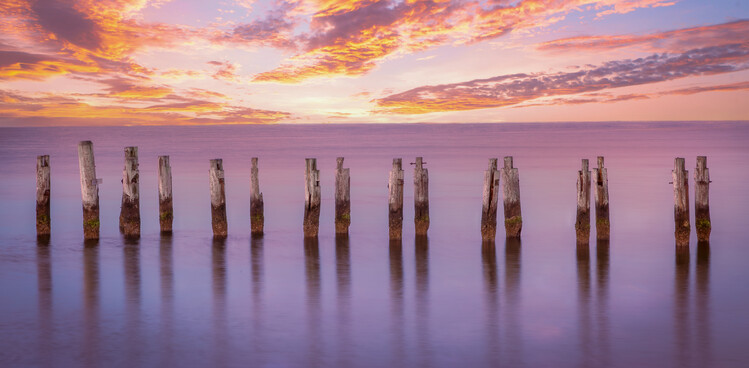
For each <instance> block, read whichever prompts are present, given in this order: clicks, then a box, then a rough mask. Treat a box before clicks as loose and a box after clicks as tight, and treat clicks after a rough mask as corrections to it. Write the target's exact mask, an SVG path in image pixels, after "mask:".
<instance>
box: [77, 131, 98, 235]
mask: <svg viewBox="0 0 749 368" xmlns="http://www.w3.org/2000/svg"><path fill="white" fill-rule="evenodd" d="M78 168H79V169H80V173H81V202H82V204H83V238H84V239H85V240H96V239H99V184H98V181H97V179H96V165H95V163H94V144H93V143H91V141H82V142H79V143H78Z"/></svg>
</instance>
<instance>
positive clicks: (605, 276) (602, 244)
mask: <svg viewBox="0 0 749 368" xmlns="http://www.w3.org/2000/svg"><path fill="white" fill-rule="evenodd" d="M596 315H597V316H598V326H597V327H598V336H597V343H598V346H597V347H596V351H597V353H598V361H597V362H596V366H598V367H607V366H609V365H610V363H609V355H610V353H611V349H610V346H609V345H610V344H609V240H608V239H598V240H597V241H596Z"/></svg>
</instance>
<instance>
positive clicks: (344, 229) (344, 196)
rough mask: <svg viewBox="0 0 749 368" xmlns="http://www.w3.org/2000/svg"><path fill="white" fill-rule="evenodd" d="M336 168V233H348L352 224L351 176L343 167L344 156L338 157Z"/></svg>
mask: <svg viewBox="0 0 749 368" xmlns="http://www.w3.org/2000/svg"><path fill="white" fill-rule="evenodd" d="M336 162H337V166H336V170H335V233H336V234H348V228H349V226H350V225H351V177H350V176H349V169H344V168H343V157H338V158H336Z"/></svg>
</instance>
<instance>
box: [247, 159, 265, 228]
mask: <svg viewBox="0 0 749 368" xmlns="http://www.w3.org/2000/svg"><path fill="white" fill-rule="evenodd" d="M257 160H258V159H257V157H253V158H252V168H251V169H250V231H251V233H252V235H263V231H264V228H265V213H264V211H265V209H264V207H265V205H264V203H263V193H262V192H260V178H259V170H258V167H257Z"/></svg>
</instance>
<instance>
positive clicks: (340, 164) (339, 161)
mask: <svg viewBox="0 0 749 368" xmlns="http://www.w3.org/2000/svg"><path fill="white" fill-rule="evenodd" d="M335 160H336V168H337V169H338V170H343V157H337V158H336V159H335Z"/></svg>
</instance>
